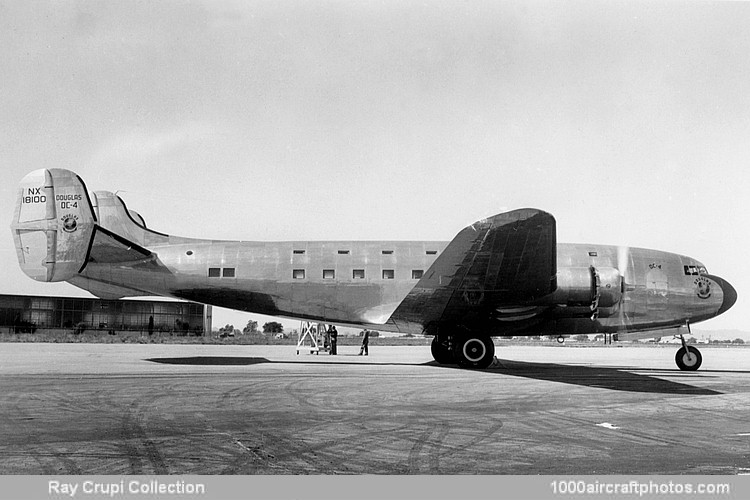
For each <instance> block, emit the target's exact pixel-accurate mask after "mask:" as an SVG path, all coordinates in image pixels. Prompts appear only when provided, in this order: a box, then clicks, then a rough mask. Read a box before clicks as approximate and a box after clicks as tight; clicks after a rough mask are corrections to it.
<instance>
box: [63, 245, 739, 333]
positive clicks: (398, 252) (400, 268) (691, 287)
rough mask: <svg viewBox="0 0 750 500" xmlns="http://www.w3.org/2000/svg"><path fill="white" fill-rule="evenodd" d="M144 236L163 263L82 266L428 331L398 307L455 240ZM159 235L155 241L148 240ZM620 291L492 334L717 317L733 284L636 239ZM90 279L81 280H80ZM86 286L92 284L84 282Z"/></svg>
mask: <svg viewBox="0 0 750 500" xmlns="http://www.w3.org/2000/svg"><path fill="white" fill-rule="evenodd" d="M146 239H147V241H144V242H143V243H144V246H145V247H146V248H148V249H150V250H152V251H153V252H154V253H155V254H156V255H157V256H158V264H159V265H158V267H157V268H156V272H155V269H154V267H153V266H152V265H145V264H144V265H143V269H142V270H139V266H138V265H130V266H127V267H121V268H120V267H118V266H116V265H112V264H103V265H98V264H95V263H90V264H88V265H87V267H86V269H85V270H84V272H83V273H82V274H83V276H85V277H87V278H90V279H92V280H95V281H96V282H99V283H111V284H112V285H119V286H124V287H127V288H130V289H134V290H141V291H143V292H144V293H149V294H155V295H163V296H171V297H175V298H180V299H187V300H191V301H196V302H202V303H206V304H212V305H215V306H220V307H227V308H231V309H237V310H243V311H248V312H255V313H261V314H267V315H273V316H282V317H290V318H301V319H307V320H316V321H321V322H329V323H336V324H340V325H351V326H363V327H371V328H379V329H381V330H385V331H400V332H411V333H422V332H425V326H426V325H422V324H419V323H418V322H415V321H413V320H409V319H403V320H401V319H400V318H399V317H392V315H393V313H394V311H395V310H396V308H397V307H398V305H399V304H400V303H401V302H402V300H403V299H404V298H405V297H406V296H407V294H409V292H410V291H411V290H412V289H413V288H414V287H415V285H416V284H417V283H418V281H419V277H421V273H423V272H425V271H427V270H428V269H429V268H430V265H431V264H432V262H433V261H434V260H435V259H436V257H437V256H438V255H439V254H440V252H441V251H442V250H443V249H444V248H445V247H446V245H447V244H448V242H434V241H373V242H353V241H319V242H230V241H211V240H197V239H185V238H179V237H168V236H166V235H158V234H153V233H151V236H150V237H147V238H146ZM148 240H151V241H148ZM622 253H623V251H622V248H621V247H615V246H602V245H593V244H557V268H558V276H564V275H565V274H566V272H567V270H571V269H572V270H580V269H591V268H595V269H607V268H617V267H618V266H620V267H622V266H623V262H622V257H621V255H622ZM625 265H626V266H627V267H626V269H623V270H622V274H623V278H624V280H623V282H622V283H621V284H619V283H618V284H617V285H614V286H618V285H619V286H621V290H620V292H621V300H620V301H619V302H618V303H617V304H616V305H611V306H610V307H607V305H606V304H603V306H602V307H599V309H598V311H597V314H596V315H595V316H596V317H592V316H594V315H593V314H592V308H591V307H589V306H587V304H586V303H581V304H573V305H571V304H569V303H566V300H558V297H557V296H556V294H552V296H549V297H546V298H543V299H541V300H539V301H536V302H535V304H534V305H536V306H538V308H539V309H544V313H543V314H538V315H535V317H534V318H533V319H532V320H516V321H501V320H499V319H498V318H492V317H490V318H489V319H488V322H487V323H486V325H483V328H484V329H485V330H486V331H485V332H484V333H485V334H489V335H493V336H503V335H524V334H526V335H537V334H545V333H550V334H551V333H555V334H556V333H566V334H567V333H597V332H623V331H641V330H653V329H660V328H673V327H679V326H681V325H685V324H686V323H687V322H690V323H696V322H699V321H703V320H706V319H709V318H712V317H714V316H716V315H718V314H720V313H721V312H723V311H724V310H726V309H728V308H729V307H731V305H732V303H733V302H734V300H735V299H736V293H735V292H734V290H733V289H732V288H731V285H729V284H728V283H726V282H725V281H723V280H721V279H720V278H716V277H713V276H711V275H708V274H707V273H706V272H705V268H704V267H703V264H702V263H700V262H699V261H697V260H695V259H693V258H691V257H687V256H684V255H678V254H674V253H668V252H661V251H656V250H648V249H641V248H628V249H627V253H626V264H625ZM76 284H77V285H78V286H81V284H80V283H76ZM84 288H85V286H84Z"/></svg>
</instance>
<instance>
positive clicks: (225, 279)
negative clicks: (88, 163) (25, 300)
mask: <svg viewBox="0 0 750 500" xmlns="http://www.w3.org/2000/svg"><path fill="white" fill-rule="evenodd" d="M11 229H12V232H13V237H14V239H15V244H16V248H17V253H18V261H19V263H20V265H21V269H23V271H24V272H25V273H26V274H27V275H28V276H30V277H31V278H33V279H35V280H37V281H45V282H47V281H67V282H69V283H72V284H73V285H76V286H78V287H80V288H83V289H85V290H88V291H89V292H91V293H92V294H94V295H96V296H98V297H101V298H106V299H114V298H121V297H130V296H144V295H160V296H168V297H175V298H178V299H185V300H189V301H195V302H201V303H205V304H212V305H215V306H220V307H227V308H231V309H238V310H242V311H249V312H254V313H262V314H268V315H272V316H283V317H290V318H300V319H306V320H310V321H319V322H324V323H329V324H338V325H344V326H360V327H372V328H377V329H379V330H383V331H394V332H405V333H406V332H411V333H417V334H420V333H421V334H426V335H431V336H433V337H434V339H433V341H432V354H433V356H434V358H435V360H436V361H438V362H439V363H457V364H458V365H460V366H462V367H466V368H486V367H488V366H489V365H490V364H491V363H492V361H493V359H494V354H495V347H494V344H493V341H492V337H506V336H523V335H560V334H563V333H564V334H591V333H605V334H618V338H619V339H620V340H624V339H627V338H648V337H655V336H660V335H662V334H663V333H662V332H657V330H664V329H674V330H675V331H676V332H682V331H683V329H680V327H684V326H688V325H689V324H690V323H697V322H699V321H703V320H706V319H709V318H713V317H714V316H717V315H719V314H721V313H723V312H724V311H726V310H727V309H729V308H730V307H732V305H733V304H734V303H735V301H736V300H737V293H736V292H735V290H734V288H732V286H731V285H730V284H729V283H728V282H727V281H725V280H723V279H722V278H719V277H717V276H713V275H711V274H709V273H708V271H706V268H705V266H704V265H703V264H702V263H701V262H699V261H697V260H695V259H693V258H691V257H687V256H684V255H677V254H673V253H667V252H660V251H657V250H647V249H642V248H628V247H617V246H605V245H585V244H558V243H557V241H556V231H555V219H554V217H552V215H550V214H548V213H546V212H543V211H541V210H536V209H531V208H527V209H520V210H513V211H511V212H506V213H501V214H498V215H495V216H494V217H490V218H488V219H484V220H480V221H478V222H475V223H474V224H472V225H470V226H468V227H466V228H465V229H463V230H462V231H461V232H459V233H458V234H457V235H456V236H455V238H453V240H451V241H450V242H437V241H288V242H257V241H217V240H202V239H191V238H182V237H179V236H170V235H167V234H164V233H160V232H157V231H154V230H152V229H149V228H147V227H146V224H145V222H144V220H143V218H142V217H141V216H140V215H138V214H137V213H136V212H133V211H130V210H128V208H127V207H126V206H125V204H124V203H123V201H122V200H121V199H120V198H119V197H118V196H116V195H115V194H113V193H110V192H105V191H97V192H95V193H89V192H88V191H87V189H86V186H85V185H84V183H83V181H82V180H81V178H80V177H78V176H77V175H76V174H75V173H73V172H70V171H68V170H62V169H48V170H37V171H34V172H32V173H30V174H29V175H27V176H26V177H24V178H23V180H22V181H21V184H20V186H19V190H18V200H17V205H16V209H15V214H14V216H13V223H12V226H11ZM649 332H650V333H649ZM679 337H680V338H681V339H682V348H681V349H679V351H678V352H677V355H676V362H677V365H678V366H679V368H680V369H682V370H697V369H698V367H699V366H700V364H701V361H702V358H701V354H700V352H699V351H698V350H697V349H696V348H695V347H694V346H692V345H687V344H686V343H685V339H684V337H683V336H682V334H681V333H680V334H679Z"/></svg>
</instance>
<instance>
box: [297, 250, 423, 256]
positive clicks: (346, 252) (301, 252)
mask: <svg viewBox="0 0 750 500" xmlns="http://www.w3.org/2000/svg"><path fill="white" fill-rule="evenodd" d="M393 252H394V251H393V250H381V253H382V254H383V255H393ZM305 253H306V250H292V254H294V255H305ZM338 253H339V255H349V254H350V253H351V251H350V250H339V251H338ZM425 255H437V250H426V251H425Z"/></svg>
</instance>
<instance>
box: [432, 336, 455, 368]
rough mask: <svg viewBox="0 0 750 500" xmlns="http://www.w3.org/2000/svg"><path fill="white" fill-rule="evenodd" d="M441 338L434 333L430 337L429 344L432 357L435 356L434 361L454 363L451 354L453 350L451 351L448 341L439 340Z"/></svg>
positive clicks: (453, 357)
mask: <svg viewBox="0 0 750 500" xmlns="http://www.w3.org/2000/svg"><path fill="white" fill-rule="evenodd" d="M441 340H443V339H440V340H438V336H437V335H435V336H434V337H433V338H432V344H431V345H430V350H431V351H432V357H433V358H435V361H437V362H438V363H440V364H450V363H455V362H456V358H455V356H454V355H453V352H452V351H451V349H450V347H449V345H448V343H447V342H441Z"/></svg>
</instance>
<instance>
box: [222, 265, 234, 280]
mask: <svg viewBox="0 0 750 500" xmlns="http://www.w3.org/2000/svg"><path fill="white" fill-rule="evenodd" d="M224 277H225V278H234V268H233V267H225V268H224Z"/></svg>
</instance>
